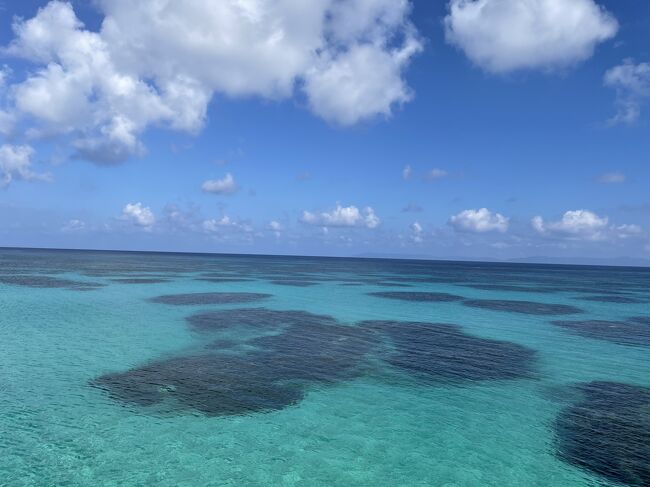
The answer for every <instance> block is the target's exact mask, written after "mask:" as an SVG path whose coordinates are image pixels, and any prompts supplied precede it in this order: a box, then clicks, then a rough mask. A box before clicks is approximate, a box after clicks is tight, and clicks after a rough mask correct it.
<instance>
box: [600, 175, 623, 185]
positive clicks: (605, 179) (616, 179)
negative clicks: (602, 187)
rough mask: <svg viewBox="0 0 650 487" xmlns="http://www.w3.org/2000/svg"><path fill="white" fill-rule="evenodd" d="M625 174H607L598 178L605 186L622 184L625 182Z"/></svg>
mask: <svg viewBox="0 0 650 487" xmlns="http://www.w3.org/2000/svg"><path fill="white" fill-rule="evenodd" d="M625 179H626V177H625V174H623V173H622V172H607V173H605V174H601V175H600V176H598V182H599V183H603V184H620V183H624V182H625Z"/></svg>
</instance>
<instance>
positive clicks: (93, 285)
mask: <svg viewBox="0 0 650 487" xmlns="http://www.w3.org/2000/svg"><path fill="white" fill-rule="evenodd" d="M0 283H2V284H10V285H13V286H26V287H33V288H38V289H47V288H51V289H56V288H58V289H71V290H74V291H91V290H93V289H98V288H101V287H104V284H102V283H99V282H84V281H73V280H70V279H62V278H59V277H50V276H42V275H26V274H20V275H3V276H0Z"/></svg>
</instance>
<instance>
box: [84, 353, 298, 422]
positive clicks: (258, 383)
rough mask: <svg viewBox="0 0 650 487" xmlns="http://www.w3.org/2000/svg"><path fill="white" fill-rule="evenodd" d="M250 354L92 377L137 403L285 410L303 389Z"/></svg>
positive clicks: (214, 412)
mask: <svg viewBox="0 0 650 487" xmlns="http://www.w3.org/2000/svg"><path fill="white" fill-rule="evenodd" d="M273 372H274V371H272V370H269V369H268V368H267V367H265V366H263V365H261V364H260V363H259V362H258V361H256V360H250V358H249V357H248V356H234V355H219V354H209V355H198V356H189V357H178V358H173V359H169V360H163V361H159V362H153V363H150V364H148V365H145V366H143V367H139V368H136V369H132V370H129V371H126V372H122V373H115V374H107V375H104V376H101V377H99V378H97V379H95V380H94V381H92V382H91V384H92V385H94V386H96V387H99V388H100V389H103V390H105V391H107V392H108V394H109V396H110V397H111V398H113V399H115V400H119V401H122V402H124V403H127V404H133V405H137V406H153V405H155V404H159V403H162V402H163V401H170V403H169V404H168V403H166V404H168V405H169V407H170V408H171V410H172V411H185V410H195V411H199V412H202V413H204V414H206V415H208V416H229V415H235V414H249V413H254V412H264V411H271V410H276V409H282V408H284V407H287V406H290V405H292V404H295V403H297V402H298V401H300V399H302V397H303V390H302V389H301V388H300V387H299V386H298V385H296V384H293V385H291V384H281V383H278V381H279V380H281V379H282V377H278V376H274V374H273Z"/></svg>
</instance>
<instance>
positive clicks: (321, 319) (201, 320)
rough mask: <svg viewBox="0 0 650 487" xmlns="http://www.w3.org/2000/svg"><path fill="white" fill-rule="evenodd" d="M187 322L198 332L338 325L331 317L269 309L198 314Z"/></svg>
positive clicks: (246, 309)
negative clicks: (242, 328) (239, 328)
mask: <svg viewBox="0 0 650 487" xmlns="http://www.w3.org/2000/svg"><path fill="white" fill-rule="evenodd" d="M187 322H188V323H189V324H190V326H191V327H192V329H194V330H196V331H220V330H226V329H229V328H234V327H247V328H255V329H264V330H268V329H270V330H275V329H281V328H285V327H289V326H295V327H302V326H306V325H311V326H314V325H334V324H336V320H335V319H334V318H332V317H330V316H325V315H315V314H312V313H309V312H307V311H293V310H289V311H284V310H282V311H280V310H273V309H267V308H243V309H242V308H238V309H227V310H221V311H212V312H208V313H198V314H195V315H192V316H189V317H188V318H187Z"/></svg>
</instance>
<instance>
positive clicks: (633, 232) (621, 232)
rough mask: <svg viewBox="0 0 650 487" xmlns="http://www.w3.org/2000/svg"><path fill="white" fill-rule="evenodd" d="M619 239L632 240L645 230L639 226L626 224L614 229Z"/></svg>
mask: <svg viewBox="0 0 650 487" xmlns="http://www.w3.org/2000/svg"><path fill="white" fill-rule="evenodd" d="M612 230H613V231H614V232H615V233H616V236H617V237H618V238H622V239H625V238H630V237H636V236H639V235H641V233H642V232H643V229H642V228H641V227H640V226H639V225H635V224H629V223H624V224H623V225H618V226H615V227H613V228H612Z"/></svg>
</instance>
